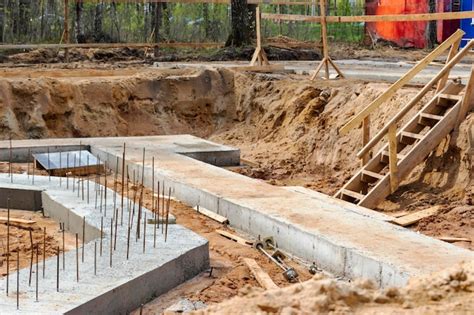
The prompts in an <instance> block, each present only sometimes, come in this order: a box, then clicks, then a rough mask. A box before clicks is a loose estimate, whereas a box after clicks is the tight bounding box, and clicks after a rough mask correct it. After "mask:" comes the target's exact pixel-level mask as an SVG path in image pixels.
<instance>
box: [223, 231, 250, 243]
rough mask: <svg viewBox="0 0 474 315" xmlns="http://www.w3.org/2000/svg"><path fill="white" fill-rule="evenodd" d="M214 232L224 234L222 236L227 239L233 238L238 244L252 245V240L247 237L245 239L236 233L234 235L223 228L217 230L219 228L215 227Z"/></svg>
mask: <svg viewBox="0 0 474 315" xmlns="http://www.w3.org/2000/svg"><path fill="white" fill-rule="evenodd" d="M216 233H218V234H220V235H222V236H224V237H226V238H228V239H231V240H233V241H235V242H237V243H239V244H241V245H244V246H252V245H253V242H252V241H250V240H247V239H245V238H243V237H240V236H237V235H235V234H232V233H230V232H228V231H224V230H219V229H217V230H216Z"/></svg>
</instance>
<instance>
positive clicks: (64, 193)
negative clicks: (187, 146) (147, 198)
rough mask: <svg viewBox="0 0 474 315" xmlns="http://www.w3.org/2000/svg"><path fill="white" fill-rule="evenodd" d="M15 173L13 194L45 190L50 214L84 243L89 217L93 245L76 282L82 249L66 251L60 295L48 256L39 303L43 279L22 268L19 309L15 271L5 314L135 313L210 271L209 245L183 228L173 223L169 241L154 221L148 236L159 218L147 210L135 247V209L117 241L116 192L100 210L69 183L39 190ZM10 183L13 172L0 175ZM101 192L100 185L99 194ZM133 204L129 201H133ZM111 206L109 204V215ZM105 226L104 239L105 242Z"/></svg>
mask: <svg viewBox="0 0 474 315" xmlns="http://www.w3.org/2000/svg"><path fill="white" fill-rule="evenodd" d="M15 175H16V176H14V181H15V184H13V185H12V189H13V188H14V189H15V190H17V191H18V190H19V189H21V190H26V189H28V188H31V189H32V190H34V191H40V192H41V199H42V200H41V202H42V206H43V208H44V212H45V214H46V215H48V216H50V217H52V218H55V219H56V220H57V221H59V222H64V223H65V226H66V229H67V230H68V231H69V232H71V233H78V235H79V237H80V238H81V239H82V231H83V218H84V217H85V219H86V220H85V222H86V226H85V236H84V238H85V241H86V244H85V245H84V247H83V248H84V262H82V259H81V256H82V247H81V248H80V250H79V281H78V280H77V278H76V252H75V250H73V251H69V252H67V253H66V254H65V260H66V268H65V269H63V267H62V254H61V257H60V270H59V279H60V281H59V283H60V285H59V292H56V280H57V278H56V272H57V261H56V257H52V258H50V259H47V261H46V265H45V269H46V276H45V277H44V278H43V277H42V272H41V270H42V267H43V265H42V262H41V259H40V263H39V266H38V267H39V270H40V274H39V294H38V295H39V302H35V280H34V279H35V278H36V275H35V274H33V282H32V285H31V286H29V285H28V278H29V268H25V269H22V270H21V271H20V282H19V284H20V291H19V292H20V308H19V310H17V309H16V285H17V282H16V274H12V275H11V276H10V281H9V285H10V294H9V296H6V295H5V294H1V295H0V314H16V313H18V314H33V313H34V314H127V313H129V312H130V311H131V310H133V309H136V308H137V307H139V306H140V305H141V304H142V303H145V302H147V301H149V300H151V299H153V298H155V297H157V296H159V295H161V294H163V293H165V292H168V291H169V290H171V289H172V288H174V287H176V286H177V285H179V284H181V283H182V282H184V281H186V280H188V279H190V278H192V277H194V276H196V275H197V274H199V273H200V272H202V271H203V270H205V269H207V268H208V267H209V249H208V242H207V240H205V239H204V238H202V237H200V236H198V235H197V234H195V233H194V232H192V231H190V230H188V229H186V228H184V227H182V226H179V225H170V226H169V227H168V237H167V240H166V242H165V240H164V234H163V231H162V229H159V230H157V231H156V234H155V233H154V232H155V231H154V225H152V224H146V236H144V234H143V227H144V224H143V222H144V220H145V215H146V217H147V218H152V217H153V215H152V213H151V212H150V211H149V210H147V209H143V213H144V216H143V217H142V220H141V221H140V222H137V215H135V216H132V218H134V222H135V223H134V224H133V225H132V227H131V230H130V235H131V239H130V243H129V244H130V246H129V247H128V250H127V238H128V231H129V230H128V224H127V222H128V221H127V219H128V217H129V212H128V210H129V208H128V207H125V209H124V215H123V217H124V222H123V224H121V223H122V222H121V220H119V221H118V222H117V233H116V237H115V236H113V237H111V234H112V233H115V224H113V223H112V222H111V219H112V217H113V211H112V207H113V191H111V190H108V196H109V197H108V200H107V201H106V202H104V207H103V208H102V211H100V209H99V208H98V207H97V208H96V207H95V202H94V199H93V198H90V200H89V203H88V202H87V200H86V199H84V200H83V199H82V196H80V197H78V196H77V192H73V191H72V187H70V188H69V190H68V189H66V184H65V182H64V180H63V182H62V186H61V185H60V182H59V178H57V177H51V178H49V177H46V176H35V185H34V186H32V177H31V176H30V177H28V176H27V175H24V174H21V175H19V174H15ZM8 185H11V184H10V177H9V176H8V174H0V186H1V187H3V186H8ZM86 187H89V188H90V195H91V196H93V195H94V188H95V185H94V184H93V183H90V185H86ZM100 187H101V186H100V185H98V186H97V188H98V189H100ZM5 197H6V196H5V195H2V196H1V198H5ZM125 203H126V204H128V200H127V199H125ZM105 205H107V207H108V212H107V213H106V211H105V210H106V209H107V208H106V207H105ZM130 210H131V208H130ZM119 218H120V217H119ZM138 223H139V225H140V227H141V235H140V238H137V236H136V235H137V233H136V232H137V226H138ZM102 224H103V231H104V236H103V238H102V242H101V241H100V234H101V233H100V229H101V225H102ZM111 229H112V231H113V232H111ZM155 237H156V238H155ZM115 238H116V247H115V249H114V246H111V244H114V242H115ZM155 239H156V243H155ZM144 244H145V250H144ZM155 244H156V247H155ZM101 249H102V250H101ZM127 251H128V253H129V259H127ZM101 253H102V254H101ZM110 253H112V255H111V254H110ZM94 261H96V263H94ZM35 269H36V265H34V266H33V270H35ZM5 290H6V278H3V279H0V291H1V292H2V293H4V292H5Z"/></svg>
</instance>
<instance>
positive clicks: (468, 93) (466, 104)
mask: <svg viewBox="0 0 474 315" xmlns="http://www.w3.org/2000/svg"><path fill="white" fill-rule="evenodd" d="M473 90H474V66H473V67H472V68H471V76H470V77H469V81H468V83H467V86H466V88H465V90H464V91H465V92H464V97H463V99H462V103H461V107H460V108H459V114H458V119H457V126H456V128H458V126H459V124H461V123H462V122H463V120H464V118H466V115H467V113H468V112H469V110H470V109H472V108H473V107H474V96H473V94H474V92H473Z"/></svg>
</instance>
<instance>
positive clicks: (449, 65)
mask: <svg viewBox="0 0 474 315" xmlns="http://www.w3.org/2000/svg"><path fill="white" fill-rule="evenodd" d="M473 45H474V41H470V42H469V43H468V44H467V45H466V46H465V47H464V48H463V49H462V50H461V51H460V52H459V53H458V54H457V55H456V56H455V57H454V58H453V59H452V60H451V61H450V62H449V63H447V64H446V65H445V66H444V67H443V69H441V71H440V72H438V74H437V75H436V76H434V77H433V78H432V79H431V80H430V81H429V82H428V83H427V84H426V85H425V86H424V87H423V89H421V90H420V91H419V92H418V94H416V95H415V97H414V98H413V99H412V100H411V101H410V102H409V103H408V104H406V105H405V106H404V107H403V108H402V109H401V110H400V111H399V112H398V113H397V114H396V115H395V117H393V118H392V119H391V120H390V121H389V122H388V123H387V124H386V125H385V126H384V127H383V128H382V129H381V130H380V131H379V132H378V133H377V134H376V135H375V136H374V137H373V138H372V139H371V140H370V142H369V143H368V144H367V145H366V146H365V147H364V148H362V150H360V151H359V152H358V153H357V157H359V158H361V157H362V156H364V154H366V153H367V152H369V151H370V150H372V148H373V147H374V146H375V145H376V144H377V143H378V142H379V141H380V140H381V139H383V137H384V136H385V135H386V134H387V132H388V129H389V128H390V126H391V125H394V124H397V123H398V122H399V121H400V119H402V118H403V117H404V116H405V115H406V114H407V113H408V112H409V111H410V110H411V109H412V108H413V106H415V104H417V103H418V102H419V101H420V100H421V99H422V98H423V97H424V96H425V95H426V93H428V91H430V90H431V88H432V87H433V86H434V85H435V84H436V83H437V82H438V80H440V79H441V78H442V77H443V76H444V75H445V74H446V73H449V72H450V71H451V69H452V68H453V67H454V66H455V65H456V64H457V63H458V62H459V61H460V60H461V59H462V58H463V57H464V56H465V55H466V54H467V52H468V51H469V50H470V49H471V48H472V46H473Z"/></svg>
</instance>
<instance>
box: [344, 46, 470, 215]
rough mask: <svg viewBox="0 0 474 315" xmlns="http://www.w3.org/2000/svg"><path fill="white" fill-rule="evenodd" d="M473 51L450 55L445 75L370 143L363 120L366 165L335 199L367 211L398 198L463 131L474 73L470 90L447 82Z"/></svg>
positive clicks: (439, 76)
mask: <svg viewBox="0 0 474 315" xmlns="http://www.w3.org/2000/svg"><path fill="white" fill-rule="evenodd" d="M473 45H474V42H471V43H470V44H469V46H473ZM468 51H469V48H465V49H463V50H461V51H459V52H456V53H450V58H449V57H448V61H447V63H446V65H445V67H443V69H442V71H441V72H440V73H438V75H437V76H436V77H434V78H433V79H432V80H431V81H430V82H429V83H428V84H427V85H426V86H425V87H424V88H423V89H422V90H421V91H420V92H419V93H418V94H417V95H416V96H415V98H414V99H412V100H411V101H410V102H409V103H408V104H407V105H406V106H405V107H403V108H402V109H401V110H400V111H399V113H397V114H396V115H395V117H394V118H392V119H391V120H390V121H389V123H388V124H387V125H386V126H384V128H382V130H380V131H379V132H378V133H377V135H376V136H374V138H373V139H371V140H370V141H369V139H368V138H369V137H367V135H368V134H369V132H368V127H367V126H366V123H367V121H368V119H367V117H368V114H366V115H365V116H364V117H362V118H360V117H359V118H358V119H359V120H360V121H363V123H364V128H363V135H364V148H363V149H362V150H361V151H359V153H358V157H359V158H361V159H362V167H361V169H359V170H358V171H357V173H356V174H355V175H354V176H353V177H352V178H351V179H350V180H349V181H348V182H347V183H346V184H345V185H344V186H343V187H342V188H341V189H340V190H339V191H338V192H337V193H336V194H335V197H336V198H339V199H342V200H346V201H348V202H351V203H354V204H357V205H360V206H364V207H367V208H375V207H376V206H377V205H378V204H379V203H380V202H381V201H383V200H384V199H385V198H386V197H387V196H389V195H390V194H391V193H393V192H395V191H396V190H397V189H398V185H399V182H400V181H401V180H402V179H403V178H405V177H406V176H408V175H409V173H410V172H411V171H412V170H413V168H414V167H415V166H416V165H418V164H419V163H421V162H422V161H423V160H424V159H425V158H426V157H427V156H428V155H429V154H430V153H431V152H432V151H433V150H434V149H435V148H436V147H437V146H438V145H439V143H440V142H441V141H442V140H443V139H444V138H445V137H446V136H447V135H448V134H449V133H450V132H451V131H452V130H453V129H454V128H456V127H457V126H458V125H459V123H460V122H461V121H462V120H463V119H464V117H465V115H466V113H467V111H468V110H469V108H470V107H471V106H472V102H471V100H472V98H471V94H473V93H472V91H473V90H474V75H473V74H474V67H473V70H472V72H471V77H470V79H469V82H468V84H467V87H466V86H464V85H462V84H460V83H454V82H451V83H446V81H447V76H448V75H449V72H450V69H451V68H452V67H453V66H454V65H455V64H456V63H457V62H459V60H460V59H461V58H462V57H463V56H464V55H465V54H466V53H468ZM436 84H438V85H437V92H436V93H435V95H434V97H433V98H432V99H431V100H430V101H429V102H428V103H427V104H426V105H425V106H423V108H422V109H421V110H420V111H419V112H417V113H416V114H415V116H414V117H412V118H411V119H410V120H409V121H408V122H407V123H406V124H405V125H404V126H403V127H402V128H400V129H399V130H398V131H397V123H399V122H400V120H401V119H402V118H403V117H405V116H406V114H407V113H408V112H409V111H410V109H412V108H413V106H414V105H415V104H417V103H418V102H419V101H420V100H421V99H422V98H423V96H424V95H425V94H426V93H427V92H428V91H429V90H431V89H432V87H433V86H434V85H436ZM381 97H383V95H382V96H381ZM366 113H367V111H366ZM369 113H370V111H369ZM385 136H387V143H385V144H382V146H381V148H380V149H379V150H378V152H377V153H376V154H374V155H373V156H371V154H370V153H371V150H373V148H374V146H375V145H377V144H378V143H379V142H380V140H382V139H383V138H384V137H385ZM379 147H380V146H379Z"/></svg>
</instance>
